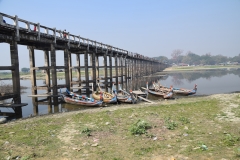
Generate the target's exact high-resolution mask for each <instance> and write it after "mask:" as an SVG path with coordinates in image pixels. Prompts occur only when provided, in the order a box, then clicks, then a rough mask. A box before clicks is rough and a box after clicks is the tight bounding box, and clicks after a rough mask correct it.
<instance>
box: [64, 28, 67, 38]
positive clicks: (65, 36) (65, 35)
mask: <svg viewBox="0 0 240 160" xmlns="http://www.w3.org/2000/svg"><path fill="white" fill-rule="evenodd" d="M63 38H65V39H66V38H67V32H66V29H65V30H64V31H63Z"/></svg>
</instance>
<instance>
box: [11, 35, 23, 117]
mask: <svg viewBox="0 0 240 160" xmlns="http://www.w3.org/2000/svg"><path fill="white" fill-rule="evenodd" d="M13 37H14V36H13ZM10 54H11V66H12V67H13V68H14V69H13V70H12V84H13V93H16V94H17V97H16V98H14V104H20V103H21V95H20V75H19V59H18V46H17V42H16V41H15V40H14V39H13V40H12V41H11V43H10ZM14 111H15V115H16V117H18V118H21V117H22V108H21V107H17V108H15V110H14Z"/></svg>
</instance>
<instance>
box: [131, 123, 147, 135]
mask: <svg viewBox="0 0 240 160" xmlns="http://www.w3.org/2000/svg"><path fill="white" fill-rule="evenodd" d="M149 128H151V126H150V125H149V124H148V123H147V122H145V121H144V120H138V121H137V122H136V123H134V124H132V125H131V127H130V129H129V130H130V132H131V134H132V135H136V134H138V135H141V134H145V133H146V130H147V129H149Z"/></svg>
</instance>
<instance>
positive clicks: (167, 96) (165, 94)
mask: <svg viewBox="0 0 240 160" xmlns="http://www.w3.org/2000/svg"><path fill="white" fill-rule="evenodd" d="M141 88H142V89H144V90H146V91H147V92H148V93H149V94H152V95H155V96H159V97H162V98H164V99H170V98H172V97H173V89H172V87H171V88H170V90H169V91H166V90H160V89H159V90H158V91H156V90H155V89H154V88H150V89H149V88H148V83H147V88H144V87H141Z"/></svg>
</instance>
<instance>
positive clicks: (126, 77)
mask: <svg viewBox="0 0 240 160" xmlns="http://www.w3.org/2000/svg"><path fill="white" fill-rule="evenodd" d="M124 67H125V71H124V75H125V76H124V80H125V88H126V90H127V82H128V63H127V59H126V57H124Z"/></svg>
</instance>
